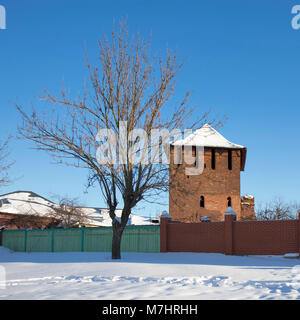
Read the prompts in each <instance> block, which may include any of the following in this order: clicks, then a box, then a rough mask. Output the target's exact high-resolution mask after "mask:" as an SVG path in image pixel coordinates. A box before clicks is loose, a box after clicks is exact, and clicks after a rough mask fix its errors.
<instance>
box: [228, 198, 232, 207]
mask: <svg viewBox="0 0 300 320" xmlns="http://www.w3.org/2000/svg"><path fill="white" fill-rule="evenodd" d="M227 207H232V205H231V197H228V198H227Z"/></svg>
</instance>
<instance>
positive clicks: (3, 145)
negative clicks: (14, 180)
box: [0, 137, 14, 187]
mask: <svg viewBox="0 0 300 320" xmlns="http://www.w3.org/2000/svg"><path fill="white" fill-rule="evenodd" d="M10 139H11V138H10V137H9V138H7V139H6V140H4V141H0V187H4V186H7V185H9V184H10V183H11V179H10V178H9V175H8V170H9V169H10V168H11V167H12V165H13V164H14V162H10V161H8V157H9V155H10V153H9V151H8V143H9V140H10Z"/></svg>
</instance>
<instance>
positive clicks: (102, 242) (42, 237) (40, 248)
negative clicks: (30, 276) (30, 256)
mask: <svg viewBox="0 0 300 320" xmlns="http://www.w3.org/2000/svg"><path fill="white" fill-rule="evenodd" d="M112 234H113V231H112V228H111V227H102V228H101V227H100V228H74V229H46V230H5V231H4V232H3V246H4V247H7V248H9V249H12V250H14V251H23V252H24V251H26V252H51V251H53V252H66V251H88V252H93V251H94V252H101V251H102V252H109V251H111V247H112ZM121 251H123V252H126V251H127V252H160V227H159V226H129V227H126V228H125V230H124V232H123V236H122V240H121Z"/></svg>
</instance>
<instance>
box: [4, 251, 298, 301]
mask: <svg viewBox="0 0 300 320" xmlns="http://www.w3.org/2000/svg"><path fill="white" fill-rule="evenodd" d="M0 266H1V267H4V268H5V274H6V281H5V289H0V299H106V300H119V299H126V300H128V299H148V300H151V299H154V300H157V299H161V300H165V299H170V300H177V299H180V300H184V299H194V300H200V299H204V300H205V299H218V300H219V299H242V300H244V299H300V261H299V259H285V258H284V257H283V256H226V255H222V254H212V253H211V254H209V253H156V254H154V253H153V254H144V253H123V254H122V260H111V258H110V253H108V252H107V253H101V252H100V253H96V252H95V253H88V252H82V253H81V252H76V253H74V252H73V253H71V252H67V253H20V252H12V251H10V250H7V249H5V248H1V247H0ZM2 287H4V286H3V285H2ZM0 288H1V286H0Z"/></svg>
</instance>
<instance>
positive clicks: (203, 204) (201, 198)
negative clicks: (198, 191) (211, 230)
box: [200, 196, 205, 208]
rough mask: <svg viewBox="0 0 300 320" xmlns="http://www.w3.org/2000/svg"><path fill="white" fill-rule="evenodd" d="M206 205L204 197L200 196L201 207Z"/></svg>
mask: <svg viewBox="0 0 300 320" xmlns="http://www.w3.org/2000/svg"><path fill="white" fill-rule="evenodd" d="M204 206H205V203H204V197H203V196H201V197H200V207H201V208H204Z"/></svg>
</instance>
